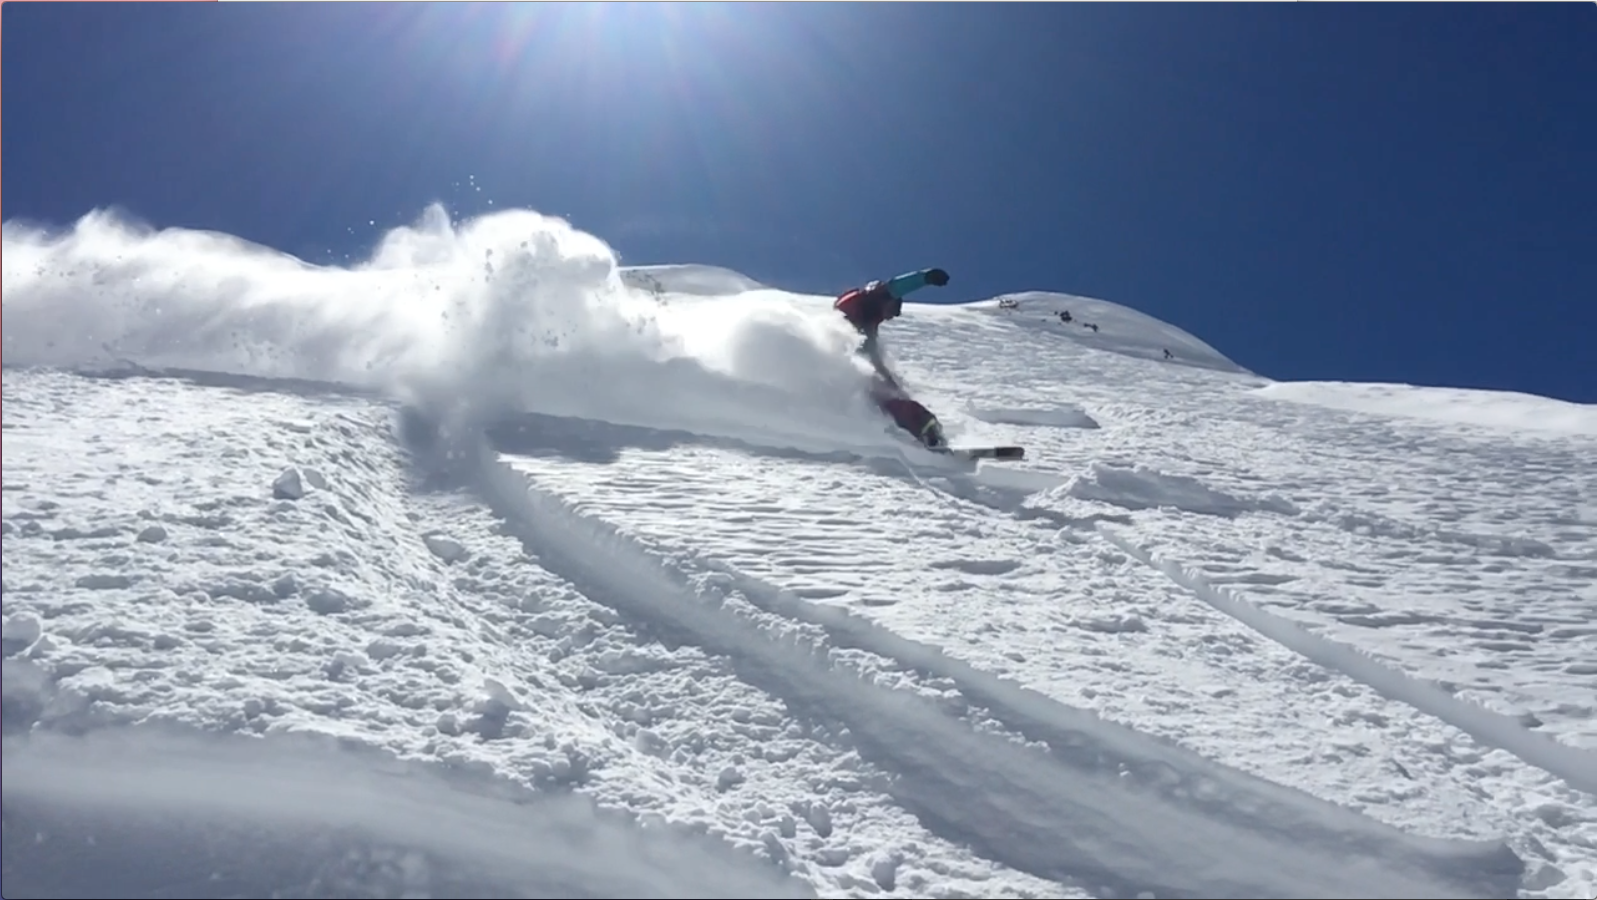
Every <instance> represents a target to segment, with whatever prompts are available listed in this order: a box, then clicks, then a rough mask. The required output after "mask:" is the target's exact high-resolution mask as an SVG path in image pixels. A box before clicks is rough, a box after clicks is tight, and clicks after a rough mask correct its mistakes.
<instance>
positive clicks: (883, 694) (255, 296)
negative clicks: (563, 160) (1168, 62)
mask: <svg viewBox="0 0 1597 900" xmlns="http://www.w3.org/2000/svg"><path fill="white" fill-rule="evenodd" d="M0 261H3V265H4V294H3V297H4V323H3V327H0V334H3V337H4V360H5V363H6V371H5V373H4V383H3V389H4V396H3V402H0V410H3V414H4V429H5V430H4V444H3V446H4V456H3V459H4V491H3V493H0V504H3V505H0V513H3V518H0V521H3V529H4V544H3V547H4V565H3V570H4V576H3V577H4V653H5V656H4V678H3V685H4V692H5V693H4V698H3V703H0V710H3V712H4V727H5V752H4V755H3V757H0V764H3V766H4V771H3V776H4V777H3V780H0V786H3V789H4V804H5V820H6V828H5V832H4V834H5V841H4V878H5V886H4V887H5V894H6V896H12V895H13V894H17V895H29V896H68V895H71V896H87V895H91V894H93V893H94V892H96V891H105V890H107V889H113V888H114V889H119V890H123V891H128V890H129V888H128V885H133V886H134V887H135V890H134V891H133V892H134V893H140V892H142V893H146V894H151V895H159V896H193V897H199V896H218V895H222V896H226V895H240V896H262V895H266V894H268V893H271V892H274V891H275V892H278V893H282V894H287V895H297V896H326V895H339V894H349V893H352V892H357V891H359V892H364V894H363V895H380V896H400V895H405V894H407V892H408V894H409V895H417V894H421V893H426V894H431V895H440V896H468V895H469V896H551V897H553V896H562V897H580V896H594V897H598V896H729V897H730V896H739V897H744V896H849V897H867V896H870V897H882V896H913V897H928V896H930V897H940V896H972V897H1107V896H1116V897H1118V896H1153V897H1218V896H1228V897H1265V896H1271V897H1277V896H1279V897H1377V896H1379V897H1442V896H1446V897H1496V896H1513V895H1518V896H1526V897H1559V898H1573V897H1588V896H1591V895H1592V892H1593V890H1594V889H1597V718H1594V715H1597V666H1594V665H1593V663H1592V660H1594V659H1597V587H1594V584H1597V466H1594V465H1592V460H1594V459H1597V437H1594V436H1593V434H1592V433H1591V431H1590V430H1589V429H1586V428H1585V427H1584V426H1583V425H1582V424H1581V423H1582V422H1584V421H1586V419H1585V418H1583V417H1589V416H1590V413H1591V410H1590V409H1589V408H1575V409H1572V410H1564V411H1563V412H1564V413H1566V415H1565V417H1564V419H1563V421H1564V423H1565V424H1562V425H1561V426H1560V427H1559V428H1555V429H1549V428H1546V427H1542V428H1536V429H1534V430H1532V429H1530V428H1516V427H1512V426H1513V425H1514V423H1515V422H1516V418H1515V417H1516V416H1519V417H1525V416H1530V417H1534V418H1535V419H1536V421H1538V422H1543V423H1545V422H1546V421H1547V419H1546V418H1545V415H1544V413H1543V412H1542V411H1541V410H1539V409H1536V408H1534V407H1532V406H1531V404H1534V403H1537V402H1550V401H1539V400H1538V399H1537V398H1529V399H1526V398H1512V397H1492V398H1488V399H1489V400H1490V405H1488V404H1484V403H1475V402H1469V403H1463V404H1456V405H1455V406H1454V413H1453V414H1452V415H1451V416H1449V417H1448V418H1445V419H1442V420H1438V419H1437V417H1436V416H1434V415H1431V416H1428V417H1427V416H1421V415H1414V414H1411V411H1410V410H1408V409H1405V408H1404V407H1403V406H1401V405H1394V404H1393V403H1390V402H1383V403H1380V404H1379V405H1378V406H1371V405H1370V403H1371V402H1374V401H1371V400H1370V399H1369V397H1370V395H1371V394H1379V393H1380V392H1379V391H1375V390H1373V389H1368V388H1360V387H1358V386H1353V387H1352V388H1350V389H1343V390H1338V389H1319V388H1315V387H1313V386H1308V387H1305V386H1295V385H1275V384H1272V383H1270V382H1269V381H1268V380H1267V379H1264V378H1261V377H1259V376H1257V375H1254V374H1252V373H1248V372H1246V371H1244V370H1242V369H1241V368H1240V367H1238V366H1236V365H1235V364H1234V363H1232V362H1230V361H1229V360H1228V359H1226V358H1225V357H1224V356H1223V355H1222V354H1221V353H1219V352H1218V351H1216V350H1215V349H1214V348H1211V347H1209V346H1208V345H1206V344H1204V343H1203V342H1202V341H1201V340H1200V339H1199V338H1197V337H1195V336H1192V335H1190V334H1187V333H1186V332H1184V331H1181V330H1180V329H1176V328H1174V327H1173V326H1169V325H1166V324H1165V323H1161V322H1158V321H1157V320H1152V319H1150V318H1149V317H1147V316H1144V315H1142V314H1140V313H1137V312H1136V311H1134V310H1130V309H1127V308H1125V307H1121V306H1116V305H1115V304H1111V303H1107V302H1104V301H1094V300H1089V299H1084V298H1076V297H1068V296H1066V295H1054V294H1023V295H1012V297H1013V299H1014V300H1015V301H1016V302H1015V303H1001V302H1000V300H999V298H994V299H993V300H992V301H985V302H982V303H977V304H972V305H969V306H964V307H942V306H914V305H912V306H910V307H908V309H907V312H906V315H905V316H904V317H903V318H902V319H901V320H899V321H896V322H895V323H893V325H892V326H890V328H891V336H890V338H889V340H890V342H891V343H890V346H891V349H892V351H893V353H894V354H895V357H896V363H897V365H898V367H899V368H900V369H901V370H902V372H903V373H904V375H905V378H906V381H907V382H908V383H909V384H910V385H911V386H912V387H913V388H914V390H915V391H916V392H917V394H918V395H919V396H921V397H922V398H923V399H925V400H926V401H927V402H928V403H930V404H931V405H932V406H933V407H934V408H936V409H938V411H939V412H940V413H941V414H942V416H943V418H944V419H945V422H946V424H947V426H948V428H949V431H950V434H951V435H953V436H954V437H955V439H956V442H963V441H969V442H987V441H990V440H1004V441H1015V442H1019V443H1023V444H1025V445H1026V446H1027V447H1028V448H1029V449H1030V451H1031V452H1030V456H1029V458H1028V460H1027V461H1025V462H1024V463H1020V464H1009V465H1003V466H999V465H987V466H984V467H982V468H981V469H979V470H977V471H974V472H968V471H963V470H958V469H954V468H951V467H948V466H946V465H943V466H939V465H938V463H937V462H936V461H934V460H932V459H929V458H926V457H925V455H924V454H919V453H916V452H914V451H905V450H903V449H902V447H901V445H900V444H898V443H897V442H896V441H895V440H894V439H893V438H892V437H891V436H889V435H888V434H886V433H885V432H884V430H883V428H882V425H881V423H880V421H879V420H878V419H877V417H875V416H873V415H872V414H871V412H870V410H869V409H867V408H865V407H864V406H863V404H861V403H859V402H857V401H855V400H853V399H852V398H853V397H854V396H855V393H856V391H855V389H857V388H858V387H859V386H860V385H861V384H862V383H863V379H864V377H865V374H864V372H863V371H862V369H861V368H860V366H859V365H858V364H857V362H856V361H855V360H853V359H852V358H851V357H850V355H849V352H848V350H849V346H850V342H851V336H850V335H849V333H848V332H847V330H846V328H843V327H840V326H839V324H838V323H837V322H836V321H835V318H836V317H835V316H834V315H833V314H832V313H831V312H830V309H829V305H828V302H829V298H824V297H806V296H797V295H790V294H785V293H782V292H780V291H777V290H774V289H772V288H768V287H764V286H759V285H755V284H753V283H751V282H748V280H747V279H744V278H742V276H739V275H737V274H736V273H729V272H726V271H725V270H716V269H713V268H710V267H702V266H679V267H652V268H649V269H632V270H622V269H619V268H618V267H617V266H616V265H615V261H614V257H613V255H612V254H611V253H610V251H609V250H608V248H606V247H605V246H604V245H603V244H602V243H601V242H599V241H598V240H596V239H594V238H592V237H590V236H587V235H583V234H580V233H577V232H574V231H571V230H570V229H569V228H567V227H565V226H564V225H563V223H559V222H557V221H553V220H548V219H543V218H541V217H538V216H534V215H532V214H530V213H502V214H498V215H495V216H491V217H488V218H485V219H480V220H476V221H473V222H469V223H451V222H449V221H448V220H447V218H446V217H444V216H443V215H442V214H441V213H440V212H437V211H433V212H431V213H429V215H428V216H427V217H425V218H424V219H423V220H422V221H421V222H419V223H418V225H417V226H416V227H415V228H412V229H402V230H400V231H397V232H395V233H393V234H391V235H389V236H388V238H387V239H386V240H385V242H384V244H383V245H382V246H381V247H379V248H378V249H377V251H376V252H375V253H374V255H373V259H372V260H371V261H370V262H369V263H368V264H365V265H362V266H359V267H356V268H353V269H348V270H345V269H318V268H315V267H310V266H306V265H304V264H301V263H300V262H298V261H297V260H292V259H289V258H285V257H283V256H281V255H279V254H276V253H273V252H271V251H269V250H266V249H264V248H258V247H252V246H249V245H245V244H242V243H240V242H237V241H235V240H233V239H230V238H228V237H226V236H219V235H202V234H195V233H191V232H181V231H165V232H149V231H140V230H136V229H130V228H128V227H127V226H125V225H123V224H122V223H119V222H117V221H116V220H114V219H112V218H110V217H107V216H100V215H97V216H94V217H91V218H89V219H86V220H85V221H83V222H80V223H79V224H78V225H77V227H76V228H75V229H74V230H72V231H69V232H66V233H63V234H59V235H45V234H41V233H38V232H35V231H31V230H28V229H24V228H21V227H17V226H14V225H11V224H8V225H7V226H6V230H5V245H4V252H3V254H0ZM1060 309H1069V310H1070V311H1071V313H1072V316H1073V318H1074V319H1076V320H1077V321H1076V322H1072V323H1064V322H1061V321H1059V319H1058V316H1057V312H1058V310H1060ZM1083 320H1084V321H1088V322H1092V323H1094V324H1097V325H1098V326H1099V328H1098V330H1097V331H1096V332H1093V331H1091V330H1090V329H1084V328H1082V327H1081V326H1080V324H1079V322H1080V321H1083ZM1166 349H1168V350H1170V351H1171V357H1172V358H1171V359H1168V360H1167V359H1165V358H1164V353H1163V351H1164V350H1166ZM1416 390H1423V389H1416ZM1360 391H1363V392H1364V393H1363V394H1362V395H1361V394H1360ZM1379 399H1380V398H1379V397H1377V400H1379ZM1466 399H1467V400H1471V401H1474V400H1480V399H1482V398H1478V397H1472V398H1466ZM1517 400H1523V402H1516V401H1517ZM1427 406H1428V410H1427V411H1429V410H1433V409H1435V408H1436V406H1437V405H1436V404H1427ZM1461 418H1462V419H1464V420H1466V421H1463V422H1461V421H1460V419H1461ZM1483 419H1484V422H1483ZM90 836H92V837H93V839H94V841H93V843H92V844H88V843H85V838H86V837H90ZM132 858H138V859H141V860H142V862H141V864H140V865H139V866H137V867H136V868H135V867H130V866H129V865H128V864H127V863H126V860H127V859H132ZM82 873H93V874H89V875H85V874H82Z"/></svg>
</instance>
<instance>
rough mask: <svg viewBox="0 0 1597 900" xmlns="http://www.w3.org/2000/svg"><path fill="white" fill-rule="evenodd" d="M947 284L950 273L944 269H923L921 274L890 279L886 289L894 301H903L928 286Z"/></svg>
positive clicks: (909, 274) (907, 273)
mask: <svg viewBox="0 0 1597 900" xmlns="http://www.w3.org/2000/svg"><path fill="white" fill-rule="evenodd" d="M947 283H948V273H947V272H944V271H943V270H942V269H921V270H920V271H919V272H905V273H904V274H903V275H899V276H898V277H896V278H890V279H888V280H887V284H886V285H884V287H886V289H887V293H889V294H891V295H892V297H893V299H894V300H902V299H904V298H905V297H908V296H909V295H910V294H913V293H915V292H916V291H918V290H920V289H921V288H923V287H925V286H927V285H932V286H933V287H942V286H943V285H945V284H947Z"/></svg>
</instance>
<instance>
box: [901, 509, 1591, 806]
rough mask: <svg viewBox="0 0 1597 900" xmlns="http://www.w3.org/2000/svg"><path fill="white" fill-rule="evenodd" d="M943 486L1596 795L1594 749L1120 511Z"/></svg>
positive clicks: (1448, 533)
mask: <svg viewBox="0 0 1597 900" xmlns="http://www.w3.org/2000/svg"><path fill="white" fill-rule="evenodd" d="M917 480H918V481H920V482H921V484H923V485H925V486H927V487H928V488H931V489H933V490H937V489H939V488H938V487H937V486H934V485H931V484H929V483H928V482H927V481H925V480H921V479H919V478H918V477H917ZM941 489H943V490H946V491H947V492H948V494H949V495H950V496H951V497H954V498H956V499H957V500H964V501H967V502H970V503H973V504H976V505H978V506H985V507H988V508H990V509H993V510H995V511H998V512H1004V513H1009V514H1011V515H1014V516H1015V517H1016V518H1019V519H1023V520H1024V519H1039V518H1040V519H1044V520H1047V521H1052V522H1053V523H1054V524H1057V525H1060V526H1063V527H1076V528H1083V529H1087V530H1091V531H1093V532H1094V533H1096V534H1099V535H1101V536H1103V538H1104V539H1105V540H1107V541H1109V542H1110V543H1111V544H1113V545H1114V546H1116V547H1118V548H1119V549H1120V550H1121V551H1122V552H1124V553H1125V554H1126V555H1127V556H1129V557H1131V558H1132V559H1135V560H1137V561H1138V562H1140V563H1142V564H1143V565H1145V566H1147V567H1148V568H1150V569H1152V570H1153V571H1155V572H1158V573H1159V574H1161V575H1163V576H1164V577H1166V578H1168V579H1169V580H1170V581H1171V582H1172V583H1174V584H1175V585H1177V586H1178V587H1180V588H1182V589H1183V590H1184V591H1185V592H1186V593H1188V594H1189V595H1191V596H1193V597H1195V598H1196V599H1198V600H1200V601H1202V602H1204V603H1206V604H1208V605H1209V606H1211V607H1213V608H1214V609H1215V610H1217V611H1219V612H1221V613H1224V614H1225V615H1228V616H1230V617H1232V618H1234V619H1236V620H1237V621H1238V622H1241V623H1242V624H1243V625H1246V626H1247V627H1248V628H1250V629H1252V630H1253V631H1255V632H1257V633H1258V634H1260V635H1262V636H1264V637H1266V638H1269V639H1270V640H1272V641H1274V642H1276V643H1278V644H1280V645H1282V646H1283V647H1286V648H1287V649H1289V650H1292V651H1293V652H1295V653H1298V654H1299V655H1301V656H1303V657H1304V658H1306V659H1308V660H1310V661H1311V662H1313V663H1315V664H1316V665H1320V666H1323V667H1325V668H1326V669H1329V670H1331V671H1334V672H1337V673H1339V674H1341V675H1345V676H1347V677H1348V678H1351V679H1353V680H1354V681H1357V682H1359V683H1361V684H1363V685H1365V686H1366V687H1369V688H1371V689H1372V690H1374V691H1376V692H1377V693H1379V694H1381V695H1382V696H1384V697H1386V698H1388V699H1390V700H1395V701H1398V702H1401V703H1405V704H1407V705H1409V706H1411V707H1413V708H1414V709H1416V710H1419V711H1420V712H1422V713H1425V714H1426V715H1429V716H1434V717H1435V718H1437V719H1440V720H1441V721H1443V722H1446V723H1447V724H1449V725H1451V726H1453V727H1454V728H1457V729H1458V730H1460V731H1462V732H1464V733H1466V734H1468V735H1470V736H1471V737H1473V738H1474V739H1475V740H1477V741H1479V742H1480V743H1481V744H1483V745H1485V746H1489V747H1495V748H1497V749H1499V750H1503V751H1506V752H1508V753H1511V754H1513V755H1514V756H1515V757H1517V758H1519V759H1520V760H1521V761H1523V762H1525V763H1527V764H1529V765H1532V766H1535V767H1537V768H1539V769H1541V770H1543V771H1545V772H1547V773H1549V774H1551V775H1554V776H1556V777H1558V778H1561V779H1563V780H1564V781H1565V782H1567V783H1568V784H1569V785H1570V786H1571V787H1573V788H1575V789H1577V790H1581V791H1585V792H1586V793H1589V794H1593V795H1597V754H1593V753H1591V752H1589V751H1586V750H1582V749H1580V748H1578V747H1571V746H1569V745H1567V744H1564V743H1561V742H1559V741H1558V740H1557V739H1555V738H1552V737H1549V736H1547V735H1542V734H1537V733H1535V732H1533V731H1529V730H1527V729H1526V728H1524V727H1523V726H1522V725H1521V724H1520V723H1519V722H1518V721H1516V720H1515V719H1513V718H1511V717H1509V716H1505V715H1502V714H1500V713H1495V712H1492V711H1491V710H1488V709H1485V708H1483V707H1481V706H1479V705H1478V704H1475V703H1471V702H1469V701H1467V700H1462V699H1459V698H1458V697H1455V696H1453V695H1452V694H1451V693H1449V692H1448V691H1446V690H1444V689H1443V688H1442V687H1440V686H1439V685H1437V684H1435V683H1433V682H1429V681H1424V680H1421V679H1418V678H1415V677H1414V676H1412V675H1409V674H1407V673H1405V672H1402V671H1400V670H1398V669H1396V668H1393V667H1392V666H1390V665H1387V664H1386V663H1383V662H1381V661H1380V660H1378V659H1376V658H1374V657H1373V656H1370V655H1369V654H1367V653H1365V652H1363V651H1361V650H1360V649H1358V648H1357V647H1354V646H1352V645H1349V644H1344V643H1341V642H1339V641H1335V640H1332V639H1330V638H1327V637H1323V636H1321V635H1318V634H1315V633H1314V632H1312V631H1310V630H1308V629H1307V628H1305V627H1303V626H1302V625H1299V624H1297V623H1296V622H1293V621H1291V620H1289V619H1285V618H1282V617H1281V616H1278V615H1275V614H1273V613H1271V612H1269V611H1268V610H1265V609H1263V608H1261V607H1259V606H1257V605H1255V604H1253V603H1251V602H1249V601H1248V600H1247V599H1246V598H1244V597H1242V596H1241V595H1240V594H1238V593H1237V592H1236V591H1234V590H1231V589H1229V588H1226V587H1221V586H1219V585H1215V584H1211V583H1210V582H1209V581H1208V580H1207V579H1205V578H1204V577H1203V576H1202V575H1200V574H1198V573H1197V572H1195V571H1193V570H1192V569H1191V568H1190V567H1188V566H1184V565H1181V564H1179V563H1177V562H1173V561H1170V560H1165V559H1161V558H1159V557H1158V556H1156V555H1155V554H1153V553H1152V552H1150V551H1149V550H1147V549H1146V548H1144V547H1141V546H1138V545H1137V544H1136V543H1135V542H1134V541H1132V540H1130V539H1128V538H1126V537H1125V536H1123V535H1121V534H1119V533H1117V531H1116V530H1115V529H1114V528H1111V527H1106V526H1107V525H1109V524H1127V520H1126V519H1125V518H1123V517H1117V516H1113V515H1105V516H1104V517H1103V518H1101V519H1094V520H1086V521H1081V520H1071V519H1067V518H1066V517H1063V516H1060V515H1059V514H1058V513H1056V512H1054V511H1052V510H1043V509H1037V508H1033V507H1027V506H1024V503H1023V498H1021V497H1019V496H1018V495H1017V494H1015V493H1010V494H1007V495H1006V494H1005V493H1003V492H994V491H992V490H986V489H984V488H983V486H981V485H980V484H978V483H975V482H973V481H970V480H965V479H960V478H958V477H953V478H948V479H945V480H943V482H942V487H941ZM1443 533H1444V534H1447V535H1454V534H1455V533H1454V532H1443Z"/></svg>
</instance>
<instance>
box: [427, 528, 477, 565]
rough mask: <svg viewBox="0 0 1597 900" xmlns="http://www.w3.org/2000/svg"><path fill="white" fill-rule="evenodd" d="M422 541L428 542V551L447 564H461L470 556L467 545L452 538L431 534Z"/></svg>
mask: <svg viewBox="0 0 1597 900" xmlns="http://www.w3.org/2000/svg"><path fill="white" fill-rule="evenodd" d="M422 540H423V541H425V542H426V544H427V549H428V550H431V551H432V554H433V555H434V556H436V557H438V558H439V559H441V560H443V561H444V562H446V563H453V562H459V561H461V560H463V559H465V558H466V557H467V556H469V555H470V554H469V553H468V552H467V550H466V545H465V544H462V543H461V542H459V541H457V540H455V539H454V538H451V537H444V536H443V535H439V534H429V535H427V536H426V537H424V538H422Z"/></svg>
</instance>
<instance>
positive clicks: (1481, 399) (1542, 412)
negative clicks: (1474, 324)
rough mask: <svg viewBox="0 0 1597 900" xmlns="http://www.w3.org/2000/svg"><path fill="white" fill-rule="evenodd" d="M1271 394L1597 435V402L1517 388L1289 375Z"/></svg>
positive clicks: (1378, 411)
mask: <svg viewBox="0 0 1597 900" xmlns="http://www.w3.org/2000/svg"><path fill="white" fill-rule="evenodd" d="M1255 393H1257V394H1259V395H1261V396H1264V397H1268V398H1270V399H1272V400H1287V401H1291V402H1293V403H1307V404H1311V405H1313V406H1323V407H1326V408H1328V409H1341V410H1347V411H1350V412H1363V413H1374V414H1375V415H1382V416H1396V417H1399V418H1419V419H1430V420H1432V421H1438V422H1450V423H1453V424H1458V425H1475V426H1479V427H1482V428H1498V429H1507V430H1511V431H1542V432H1557V433H1560V434H1567V435H1584V436H1586V437H1597V404H1590V403H1570V402H1568V401H1565V400H1554V399H1552V398H1550V397H1539V396H1536V395H1533V394H1522V393H1517V392H1514V391H1488V390H1478V389H1474V388H1450V387H1425V386H1419V385H1412V384H1381V383H1374V382H1370V383H1359V382H1347V381H1290V382H1278V383H1275V384H1270V385H1266V386H1264V387H1261V388H1258V389H1257V390H1256V391H1255Z"/></svg>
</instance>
